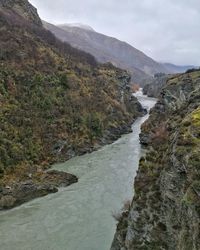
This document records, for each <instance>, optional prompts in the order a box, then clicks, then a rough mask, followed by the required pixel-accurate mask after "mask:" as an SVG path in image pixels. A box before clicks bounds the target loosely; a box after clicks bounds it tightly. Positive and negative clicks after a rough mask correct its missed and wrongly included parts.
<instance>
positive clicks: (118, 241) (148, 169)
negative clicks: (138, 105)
mask: <svg viewBox="0 0 200 250" xmlns="http://www.w3.org/2000/svg"><path fill="white" fill-rule="evenodd" d="M140 140H141V143H142V144H144V145H145V146H146V147H145V148H146V152H147V153H146V155H145V156H144V157H142V158H141V159H140V163H139V170H138V172H137V176H136V178H135V183H134V190H135V191H134V198H133V201H132V203H131V205H130V208H129V210H128V211H127V212H126V213H125V212H124V214H122V216H121V218H120V221H119V224H118V226H117V232H116V235H115V239H114V241H113V244H112V248H111V249H112V250H118V249H126V250H132V249H138V250H139V249H152V250H153V249H170V250H174V249H177V250H178V249H180V250H189V249H193V250H194V249H200V248H199V246H200V237H199V235H200V228H199V224H200V158H199V156H200V70H196V71H193V72H189V73H185V74H179V75H175V76H173V77H171V78H169V79H168V81H167V84H166V85H165V87H164V88H163V89H162V92H161V95H160V97H159V99H158V102H157V104H156V105H155V107H154V108H153V110H151V114H150V118H149V119H148V120H147V121H146V122H145V123H144V124H143V125H142V133H141V135H140Z"/></svg>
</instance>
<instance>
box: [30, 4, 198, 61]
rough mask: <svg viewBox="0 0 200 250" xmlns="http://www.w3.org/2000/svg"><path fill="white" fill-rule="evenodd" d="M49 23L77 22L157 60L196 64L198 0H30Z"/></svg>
mask: <svg viewBox="0 0 200 250" xmlns="http://www.w3.org/2000/svg"><path fill="white" fill-rule="evenodd" d="M30 2H31V3H32V4H33V5H34V6H36V7H37V8H38V12H39V14H40V16H41V17H42V18H43V19H44V20H46V21H49V22H51V23H55V24H57V23H70V22H80V23H85V24H89V25H90V26H92V27H93V28H94V29H95V30H96V31H98V32H101V33H104V34H106V35H110V36H114V37H116V38H118V39H120V40H123V41H127V42H129V43H130V44H131V45H133V46H134V47H136V48H138V49H140V50H142V51H143V52H145V53H146V54H147V55H149V56H151V57H152V58H154V59H156V60H158V61H165V62H172V63H176V64H195V65H200V1H199V0H190V1H188V0H176V1H174V0H124V1H117V0H107V1H102V0H84V1H83V0H57V1H54V0H42V1H41V0H30Z"/></svg>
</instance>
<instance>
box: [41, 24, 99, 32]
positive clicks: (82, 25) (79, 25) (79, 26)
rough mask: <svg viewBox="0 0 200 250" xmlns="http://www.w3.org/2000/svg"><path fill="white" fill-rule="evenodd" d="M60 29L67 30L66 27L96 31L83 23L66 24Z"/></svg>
mask: <svg viewBox="0 0 200 250" xmlns="http://www.w3.org/2000/svg"><path fill="white" fill-rule="evenodd" d="M44 23H45V22H44ZM59 27H60V28H62V27H63V28H65V27H77V28H81V29H85V30H90V31H95V30H94V29H93V28H92V27H91V26H89V25H86V24H82V23H65V24H61V25H59Z"/></svg>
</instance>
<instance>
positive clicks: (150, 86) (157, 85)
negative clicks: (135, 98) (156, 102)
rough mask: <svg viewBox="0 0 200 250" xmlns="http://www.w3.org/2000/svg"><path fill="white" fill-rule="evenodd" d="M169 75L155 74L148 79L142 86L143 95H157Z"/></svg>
mask: <svg viewBox="0 0 200 250" xmlns="http://www.w3.org/2000/svg"><path fill="white" fill-rule="evenodd" d="M169 77H170V76H169V75H166V74H162V73H160V74H156V75H155V76H154V77H153V78H152V79H150V80H148V81H147V83H146V84H145V85H144V87H143V93H144V95H147V96H149V97H155V98H157V97H159V95H160V92H161V89H162V88H163V87H164V86H165V84H166V82H167V79H168V78H169Z"/></svg>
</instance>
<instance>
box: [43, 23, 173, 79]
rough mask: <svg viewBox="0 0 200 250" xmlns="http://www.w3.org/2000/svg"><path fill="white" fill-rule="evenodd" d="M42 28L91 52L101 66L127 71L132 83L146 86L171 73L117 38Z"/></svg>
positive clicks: (76, 29) (70, 29)
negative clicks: (149, 80)
mask: <svg viewBox="0 0 200 250" xmlns="http://www.w3.org/2000/svg"><path fill="white" fill-rule="evenodd" d="M43 24H44V27H45V28H47V29H48V30H50V31H51V32H53V33H54V34H55V35H56V36H57V37H58V38H59V39H61V40H62V41H67V42H69V43H70V44H71V45H72V46H73V47H76V48H79V49H82V50H83V51H86V52H89V53H90V54H92V55H93V56H94V57H95V58H96V59H97V60H98V61H99V62H102V63H105V62H111V63H112V64H114V65H115V66H117V67H120V68H123V69H126V70H128V71H129V72H130V73H131V75H132V81H133V83H139V84H143V82H144V81H145V80H148V79H150V78H151V77H152V76H153V75H154V74H155V73H159V72H164V73H168V70H166V68H165V67H164V66H163V65H161V64H159V63H157V62H155V61H154V60H153V59H151V58H150V57H148V56H146V55H145V54H144V53H142V52H141V51H139V50H137V49H135V48H134V47H132V46H131V45H129V44H128V43H126V42H122V41H120V40H117V39H116V38H112V37H109V36H106V35H103V34H100V33H97V32H95V31H93V30H88V29H85V28H80V27H76V26H74V27H73V26H71V25H59V26H55V25H52V24H49V23H46V22H43Z"/></svg>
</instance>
